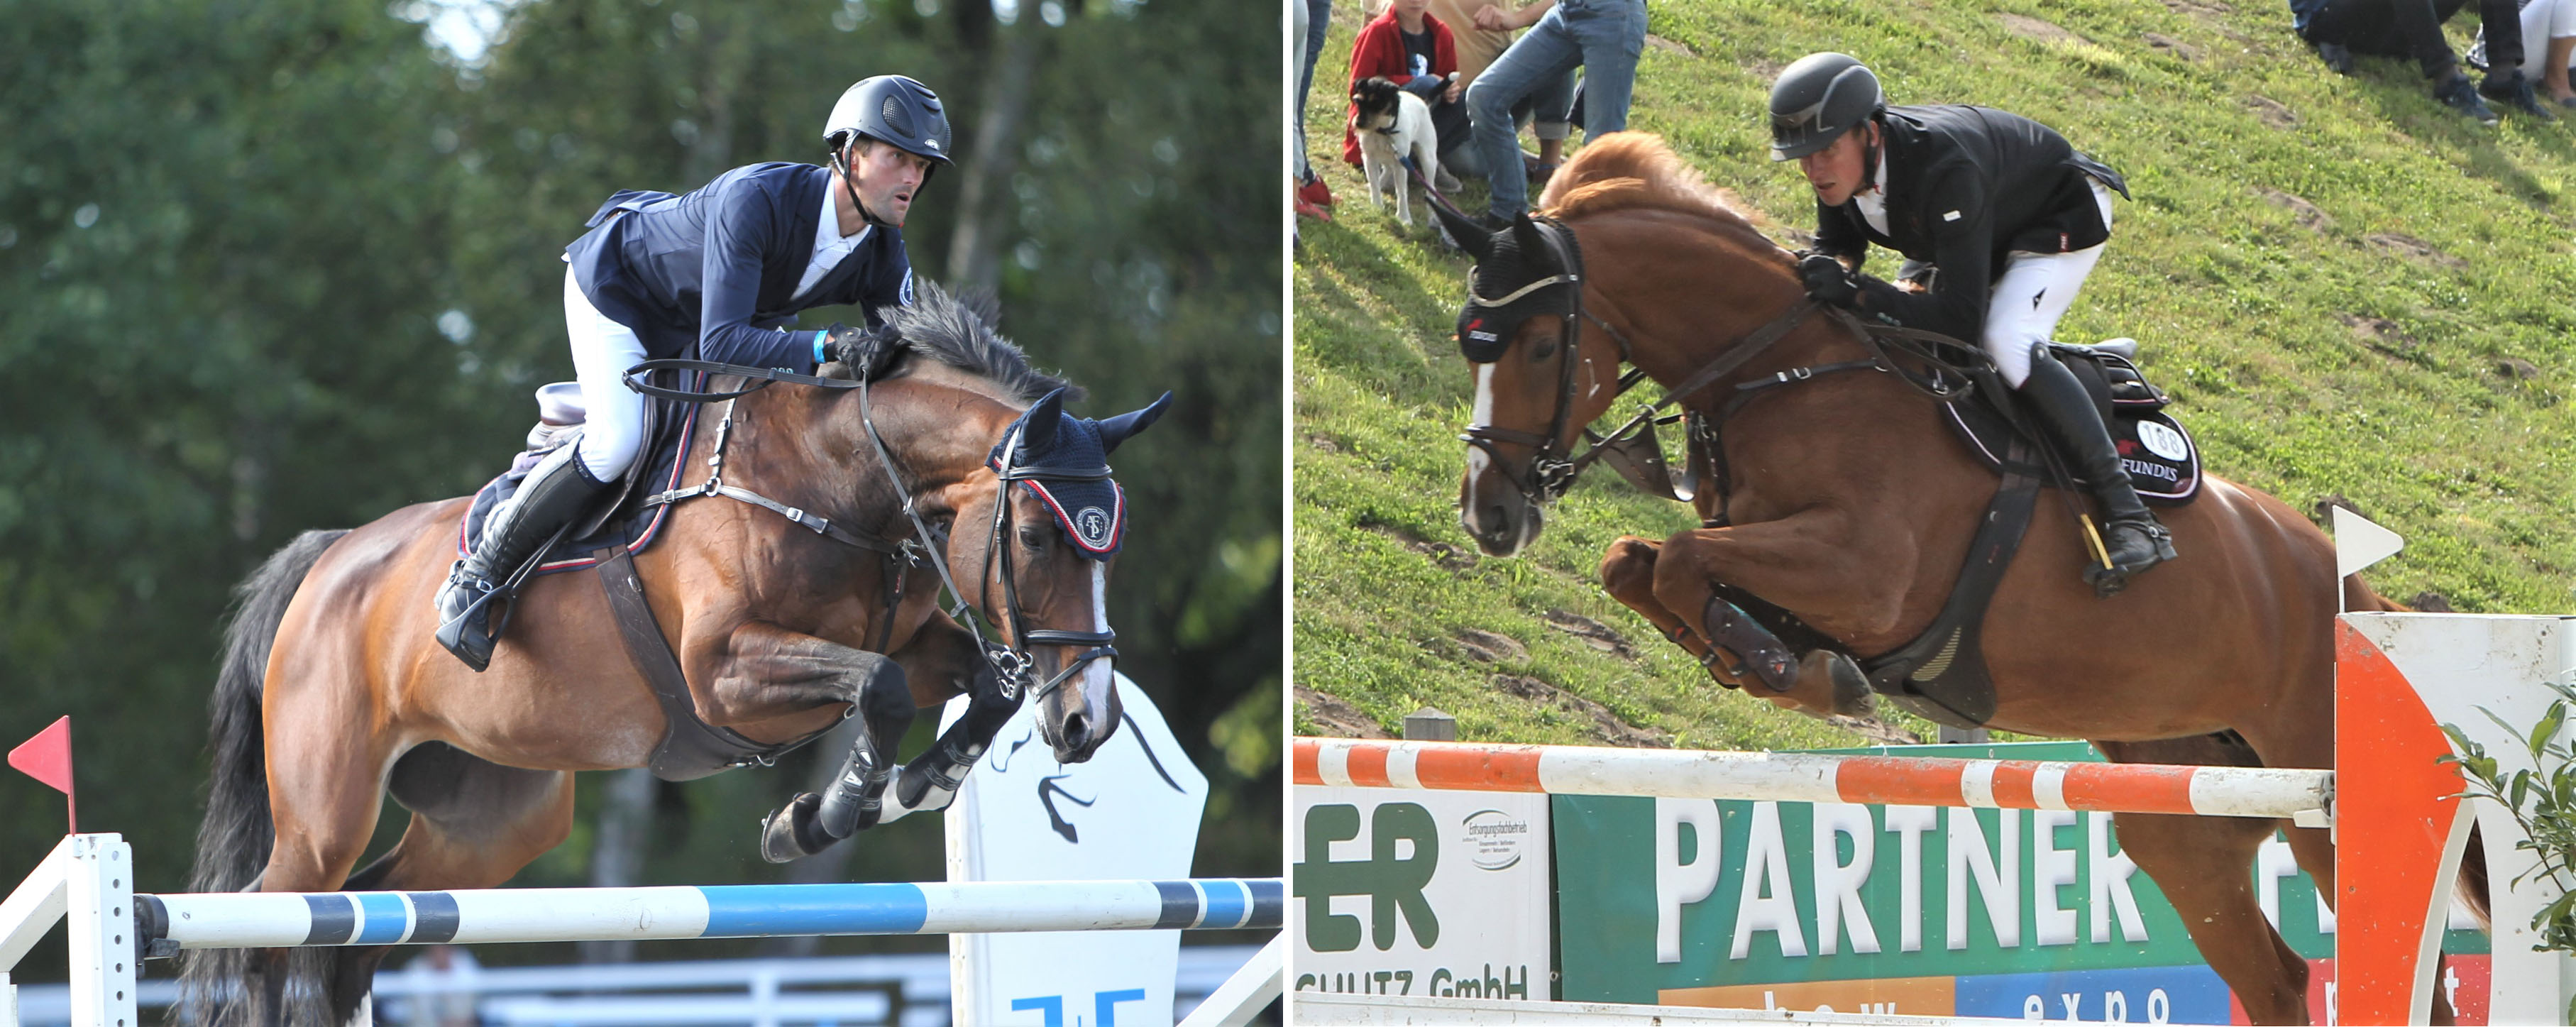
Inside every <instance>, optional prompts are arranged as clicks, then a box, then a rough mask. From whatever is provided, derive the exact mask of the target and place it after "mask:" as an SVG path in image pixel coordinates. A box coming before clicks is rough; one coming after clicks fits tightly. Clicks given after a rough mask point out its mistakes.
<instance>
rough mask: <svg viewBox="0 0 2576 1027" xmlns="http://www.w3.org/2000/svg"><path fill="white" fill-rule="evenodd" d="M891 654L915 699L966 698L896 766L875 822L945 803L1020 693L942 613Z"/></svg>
mask: <svg viewBox="0 0 2576 1027" xmlns="http://www.w3.org/2000/svg"><path fill="white" fill-rule="evenodd" d="M895 659H896V661H897V662H900V663H901V664H903V668H904V670H905V672H906V673H907V674H908V675H909V676H910V678H911V679H912V683H913V700H914V701H915V702H916V703H919V704H920V705H922V706H924V707H929V706H935V705H938V704H940V703H943V702H946V701H947V700H948V698H949V697H951V696H955V695H958V694H961V693H963V694H965V695H967V696H970V697H971V701H970V702H969V704H968V706H967V708H966V715H965V716H962V717H959V718H957V722H956V723H954V724H950V725H948V730H946V731H944V732H941V733H940V735H939V740H938V741H936V742H933V743H931V746H930V749H929V751H927V752H924V753H922V754H921V755H919V756H915V757H913V759H912V762H910V763H907V764H904V765H903V768H902V769H901V770H898V771H896V772H895V780H894V796H893V798H894V801H893V802H892V803H890V804H889V805H888V806H887V808H886V810H885V814H884V816H883V817H882V818H881V819H880V820H879V821H878V822H879V823H883V822H885V821H888V820H894V819H896V818H898V817H901V816H903V815H904V814H907V813H911V812H914V811H916V810H934V809H946V808H947V807H948V803H949V802H950V801H951V800H953V799H955V798H956V797H957V787H958V785H959V783H960V782H963V781H964V780H965V779H966V773H967V772H968V771H971V770H973V769H975V763H976V761H977V760H980V759H983V758H984V750H986V749H987V748H990V747H991V746H992V744H993V736H994V735H995V734H998V733H1000V731H1001V730H1002V725H1003V724H1004V723H1005V722H1008V721H1009V720H1010V719H1011V715H1012V714H1014V713H1017V712H1019V709H1020V702H1021V699H1022V697H1023V695H1024V694H1025V693H1023V692H1021V691H1020V689H1019V688H1017V687H1016V686H1006V685H1005V683H1004V682H1003V680H1002V675H1001V672H1000V671H998V670H996V669H994V667H993V663H992V661H991V660H987V659H985V658H984V654H983V653H982V652H981V651H980V650H978V649H977V648H976V646H975V637H974V636H973V635H970V634H967V632H966V629H964V628H961V627H958V626H957V625H956V624H955V623H953V622H951V621H949V620H947V619H946V618H939V617H934V618H932V619H931V620H930V621H929V622H928V623H927V624H924V625H923V626H922V629H921V631H920V632H919V633H917V634H915V635H914V636H913V638H912V641H911V642H910V643H908V644H906V645H905V646H904V647H903V648H902V650H901V651H899V652H897V653H895Z"/></svg>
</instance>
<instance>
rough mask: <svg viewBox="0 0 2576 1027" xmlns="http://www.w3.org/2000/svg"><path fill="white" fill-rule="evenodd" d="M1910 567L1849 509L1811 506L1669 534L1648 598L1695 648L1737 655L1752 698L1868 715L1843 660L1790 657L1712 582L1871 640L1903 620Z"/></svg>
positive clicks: (1821, 653) (1854, 674) (1826, 628)
mask: <svg viewBox="0 0 2576 1027" xmlns="http://www.w3.org/2000/svg"><path fill="white" fill-rule="evenodd" d="M1914 562H1915V555H1914V552H1913V550H1912V548H1911V547H1910V546H1908V545H1906V544H1904V541H1903V539H1901V538H1899V537H1897V533H1892V532H1879V533H1869V532H1863V531H1860V530H1858V528H1857V525H1856V524H1855V519H1854V518H1853V517H1852V516H1851V515H1850V514H1849V513H1848V512H1846V511H1843V510H1841V509H1838V508H1835V507H1831V506H1816V507H1809V508H1807V509H1805V510H1802V511H1799V512H1798V513H1795V514H1792V515H1790V516H1788V517H1784V518H1781V519H1779V520H1772V521H1757V522H1753V523H1750V524H1740V525H1731V526H1728V527H1723V528H1697V529H1693V530H1690V531H1684V532H1680V533H1678V534H1675V535H1674V536H1673V537H1672V538H1670V539H1668V540H1666V541H1665V543H1664V547H1663V551H1662V553H1661V554H1660V555H1659V556H1658V558H1657V559H1656V561H1655V572H1654V595H1655V600H1656V602H1658V603H1660V604H1662V605H1663V607H1664V608H1665V609H1666V610H1668V611H1670V612H1671V613H1672V614H1673V615H1674V616H1676V617H1678V618H1680V619H1681V620H1682V621H1683V623H1684V624H1686V625H1688V626H1690V628H1691V629H1692V631H1693V632H1694V633H1696V634H1697V635H1698V636H1699V638H1700V639H1701V640H1702V641H1703V642H1704V643H1713V644H1714V645H1715V646H1716V647H1718V648H1721V649H1725V650H1727V651H1728V652H1730V653H1732V654H1733V655H1734V656H1735V657H1737V660H1736V662H1737V663H1738V665H1739V666H1740V668H1741V670H1742V671H1743V674H1742V676H1743V677H1745V678H1747V679H1750V681H1749V682H1748V683H1758V685H1759V687H1756V688H1753V689H1750V690H1749V691H1750V692H1751V694H1754V695H1757V696H1761V697H1763V698H1766V699H1770V700H1771V701H1773V702H1775V703H1779V704H1781V705H1787V706H1798V707H1804V708H1806V709H1808V710H1811V711H1814V712H1817V713H1823V714H1843V715H1847V716H1856V717H1857V716H1867V715H1869V713H1870V712H1871V709H1870V707H1871V697H1870V692H1869V682H1868V680H1867V679H1866V678H1865V677H1863V676H1862V675H1861V672H1860V668H1859V666H1858V665H1857V664H1854V663H1853V662H1852V660H1851V658H1850V657H1848V656H1845V655H1843V654H1840V653H1836V652H1832V651H1829V650H1823V649H1817V650H1813V651H1810V652H1808V653H1806V654H1805V655H1804V656H1803V657H1801V656H1799V655H1797V654H1795V653H1793V652H1792V651H1791V650H1790V648H1789V646H1788V644H1787V643H1786V642H1783V641H1782V640H1781V639H1780V638H1779V636H1777V635H1776V634H1773V633H1772V632H1771V631H1770V630H1769V629H1768V628H1765V627H1763V626H1762V625H1761V624H1760V623H1758V622H1756V621H1755V620H1754V619H1753V617H1752V616H1751V615H1749V614H1747V613H1746V612H1745V611H1744V610H1743V609H1742V608H1741V607H1738V606H1736V605H1735V604H1734V603H1731V602H1728V601H1727V600H1726V599H1725V598H1723V597H1721V596H1719V595H1718V594H1717V590H1716V587H1715V586H1716V583H1717V582H1725V583H1726V584H1728V585H1730V586H1733V587H1736V588H1740V589H1743V590H1744V591H1747V592H1750V593H1752V594H1754V595H1757V596H1760V597H1762V598H1763V599H1764V600H1765V601H1767V602H1770V603H1772V604H1773V605H1776V606H1779V607H1780V608H1782V609H1785V610H1788V611H1790V612H1792V613H1796V614H1797V615H1798V616H1799V618H1800V619H1802V620H1804V621H1805V622H1806V623H1807V624H1808V626H1810V627H1813V628H1815V629H1816V630H1818V631H1821V632H1824V633H1825V634H1827V635H1831V636H1833V637H1836V638H1841V639H1856V638H1874V637H1879V636H1883V635H1885V634H1886V633H1887V632H1889V631H1892V630H1894V628H1895V626H1896V624H1897V622H1898V620H1899V619H1900V618H1901V617H1902V616H1903V613H1904V601H1905V588H1906V585H1907V583H1909V582H1911V581H1912V580H1913V577H1914V570H1915V568H1914Z"/></svg>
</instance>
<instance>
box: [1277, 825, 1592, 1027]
mask: <svg viewBox="0 0 2576 1027" xmlns="http://www.w3.org/2000/svg"><path fill="white" fill-rule="evenodd" d="M1295 795H1296V801H1295V805H1294V807H1293V809H1292V810H1291V811H1290V814H1289V815H1290V817H1291V820H1292V822H1293V824H1294V825H1295V826H1294V833H1295V840H1294V841H1293V842H1292V843H1291V844H1292V846H1293V851H1292V856H1291V859H1292V862H1293V865H1292V866H1291V867H1290V868H1289V875H1290V881H1291V884H1290V888H1291V891H1290V896H1289V898H1290V901H1289V904H1288V930H1289V932H1290V933H1291V935H1292V936H1293V937H1294V938H1295V939H1296V940H1295V942H1294V943H1293V944H1294V945H1295V946H1296V947H1295V949H1294V950H1292V954H1291V955H1290V957H1289V958H1290V965H1291V967H1292V968H1293V970H1292V973H1291V976H1290V978H1289V980H1288V987H1289V989H1290V990H1291V991H1295V992H1338V993H1356V994H1377V995H1432V996H1449V997H1465V998H1509V999H1533V1000H1535V999H1552V998H1555V997H1556V993H1555V987H1554V985H1553V983H1552V982H1551V980H1550V968H1549V965H1548V951H1549V938H1550V935H1549V926H1550V925H1549V922H1548V864H1549V848H1548V805H1547V796H1544V795H1510V794H1497V793H1485V792H1419V791H1395V790H1390V789H1382V788H1320V787H1300V788H1298V789H1296V792H1295Z"/></svg>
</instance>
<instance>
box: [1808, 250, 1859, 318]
mask: <svg viewBox="0 0 2576 1027" xmlns="http://www.w3.org/2000/svg"><path fill="white" fill-rule="evenodd" d="M1798 281H1799V282H1800V283H1801V284H1803V285H1805V286H1806V287H1807V297H1808V298H1809V299H1812V300H1815V301H1816V302H1818V303H1822V304H1826V305H1828V306H1835V307H1842V308H1845V309H1854V308H1857V307H1859V306H1860V283H1859V282H1856V281H1853V280H1852V273H1851V269H1850V268H1847V267H1844V266H1843V262H1842V261H1840V260H1836V259H1834V258H1833V257H1832V256H1830V255H1828V254H1823V253H1810V254H1807V255H1806V256H1804V257H1800V258H1798Z"/></svg>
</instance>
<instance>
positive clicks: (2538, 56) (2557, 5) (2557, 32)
mask: <svg viewBox="0 0 2576 1027" xmlns="http://www.w3.org/2000/svg"><path fill="white" fill-rule="evenodd" d="M2569 36H2576V0H2531V2H2530V3H2526V4H2524V5H2522V73H2523V75H2524V76H2525V77H2527V78H2529V79H2531V81H2532V84H2534V85H2538V84H2539V83H2540V79H2541V76H2542V74H2543V72H2544V71H2545V69H2543V68H2542V67H2541V64H2542V62H2544V61H2547V60H2548V59H2549V41H2550V40H2553V39H2565V38H2567V37H2569ZM2493 57H2494V55H2489V60H2490V61H2492V60H2493Z"/></svg>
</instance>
